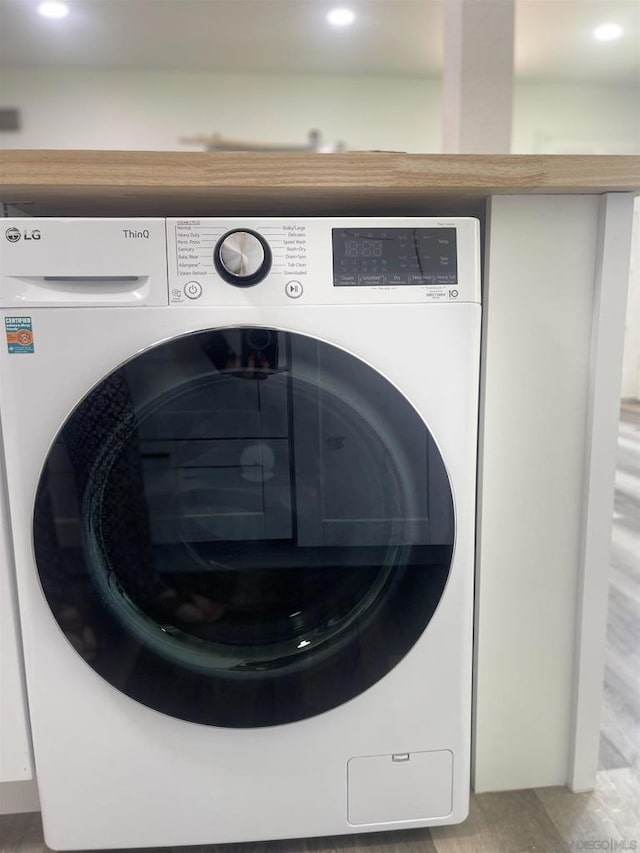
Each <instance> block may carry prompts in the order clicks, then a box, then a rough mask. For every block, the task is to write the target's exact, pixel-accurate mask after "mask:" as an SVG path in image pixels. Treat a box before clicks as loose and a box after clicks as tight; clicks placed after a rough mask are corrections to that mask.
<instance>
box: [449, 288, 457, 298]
mask: <svg viewBox="0 0 640 853" xmlns="http://www.w3.org/2000/svg"><path fill="white" fill-rule="evenodd" d="M449 296H450V297H451V299H456V298H457V296H458V291H457V290H450V291H449Z"/></svg>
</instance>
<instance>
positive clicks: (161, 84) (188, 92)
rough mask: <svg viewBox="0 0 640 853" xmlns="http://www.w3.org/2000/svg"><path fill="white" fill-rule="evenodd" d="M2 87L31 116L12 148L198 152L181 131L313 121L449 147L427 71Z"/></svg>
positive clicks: (373, 137)
mask: <svg viewBox="0 0 640 853" xmlns="http://www.w3.org/2000/svg"><path fill="white" fill-rule="evenodd" d="M0 91H2V93H3V101H4V103H3V106H7V107H10V106H15V107H18V108H19V109H20V112H21V121H22V130H21V131H19V132H15V133H4V134H0V145H2V146H3V147H5V148H105V149H113V148H120V149H133V150H135V149H147V150H159V149H160V150H171V149H173V150H175V149H186V150H198V148H197V146H186V145H181V144H180V143H179V138H180V137H182V136H191V135H194V134H199V133H207V134H210V133H215V132H218V133H221V134H222V135H224V136H226V137H231V138H235V139H240V140H246V141H256V142H264V143H280V144H285V145H295V144H299V145H304V144H305V143H306V142H307V135H308V132H309V131H310V130H312V129H313V128H317V129H319V130H320V131H321V132H322V135H323V137H324V138H325V139H327V140H331V141H334V140H342V141H344V142H345V143H346V144H347V146H348V147H349V148H350V149H387V150H396V151H410V152H420V151H425V152H428V151H430V152H435V151H439V150H440V145H441V135H442V132H441V126H442V125H441V115H440V114H441V108H440V83H439V81H437V80H435V79H427V78H419V77H374V76H352V77H331V76H328V75H300V76H298V77H293V76H291V75H285V74H261V75H259V74H216V73H207V72H175V71H171V72H165V71H50V70H46V69H40V70H30V71H23V70H5V71H2V72H1V73H0Z"/></svg>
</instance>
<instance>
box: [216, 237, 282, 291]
mask: <svg viewBox="0 0 640 853" xmlns="http://www.w3.org/2000/svg"><path fill="white" fill-rule="evenodd" d="M213 260H214V262H215V265H216V269H217V270H218V272H219V274H220V275H221V276H222V278H223V279H224V280H225V281H228V282H229V284H234V285H236V287H251V285H252V284H257V283H258V282H259V281H262V279H263V278H264V277H265V276H266V275H267V273H268V272H269V270H270V269H271V250H270V249H269V245H268V243H267V242H266V240H264V239H263V238H262V237H261V236H260V234H256V232H255V231H249V230H247V229H240V228H238V229H236V230H235V231H228V232H227V233H226V234H225V235H224V237H222V238H221V239H220V240H219V241H218V244H217V245H216V247H215V249H214V252H213Z"/></svg>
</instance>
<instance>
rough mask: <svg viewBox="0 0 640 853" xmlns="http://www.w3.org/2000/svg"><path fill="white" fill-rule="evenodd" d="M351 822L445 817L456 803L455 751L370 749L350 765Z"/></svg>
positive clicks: (349, 806)
mask: <svg viewBox="0 0 640 853" xmlns="http://www.w3.org/2000/svg"><path fill="white" fill-rule="evenodd" d="M347 776H348V808H349V823H351V824H355V825H360V824H362V825H364V824H372V823H402V822H405V821H410V820H428V819H435V818H442V817H446V816H447V815H448V814H450V813H451V809H452V786H453V754H452V753H451V752H450V751H449V750H448V749H443V750H437V751H435V752H405V753H394V754H390V755H365V756H361V757H358V758H352V759H350V761H349V763H348V765H347Z"/></svg>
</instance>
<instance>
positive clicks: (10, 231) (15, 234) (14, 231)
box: [4, 228, 41, 243]
mask: <svg viewBox="0 0 640 853" xmlns="http://www.w3.org/2000/svg"><path fill="white" fill-rule="evenodd" d="M4 236H5V237H6V238H7V240H8V241H9V242H10V243H17V242H18V240H20V239H21V238H22V237H23V236H24V239H25V240H39V239H40V236H41V235H40V232H39V231H38V229H37V228H32V229H31V231H27V230H26V229H25V230H24V231H20V229H19V228H7V230H6V231H5V232H4Z"/></svg>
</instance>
